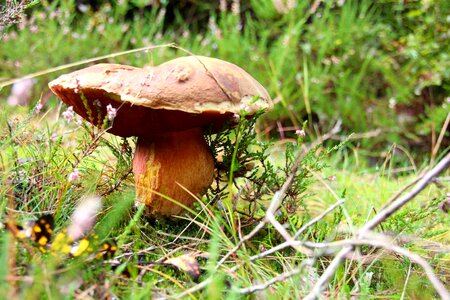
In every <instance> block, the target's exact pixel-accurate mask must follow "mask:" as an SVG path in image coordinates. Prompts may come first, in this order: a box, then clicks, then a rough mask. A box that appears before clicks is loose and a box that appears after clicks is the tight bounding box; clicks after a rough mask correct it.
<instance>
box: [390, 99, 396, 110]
mask: <svg viewBox="0 0 450 300" xmlns="http://www.w3.org/2000/svg"><path fill="white" fill-rule="evenodd" d="M396 105H397V101H396V100H395V98H390V99H389V108H390V109H394V108H395V106H396Z"/></svg>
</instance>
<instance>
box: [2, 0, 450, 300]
mask: <svg viewBox="0 0 450 300" xmlns="http://www.w3.org/2000/svg"><path fill="white" fill-rule="evenodd" d="M160 2H161V5H159V6H157V5H153V6H148V5H146V3H148V2H147V1H118V2H117V3H114V4H113V5H110V4H104V5H100V6H98V7H97V8H95V7H92V8H90V7H88V8H87V10H85V11H83V12H81V11H80V9H79V7H77V6H76V2H75V1H52V2H51V3H49V2H47V1H41V4H40V5H36V6H34V7H32V8H30V9H29V10H28V11H25V12H26V13H27V14H28V18H27V20H26V21H25V22H23V23H19V24H16V25H8V26H9V27H6V28H5V29H4V33H5V36H3V37H2V41H1V45H2V46H1V48H0V78H1V79H7V78H12V77H19V76H22V75H26V74H29V73H33V72H36V71H40V70H45V69H47V68H50V67H56V66H61V65H63V64H65V63H73V62H76V61H80V60H82V59H86V58H91V57H94V56H100V55H104V54H111V53H113V52H116V51H122V50H126V49H130V48H136V47H141V46H147V45H150V44H165V43H168V42H170V43H171V42H176V43H177V44H178V45H180V46H182V47H185V48H186V49H188V50H189V51H191V52H193V53H195V54H201V55H210V56H216V57H219V58H223V59H226V60H229V61H232V62H234V63H236V64H238V65H240V66H242V67H243V68H244V69H246V70H247V71H248V72H249V73H250V74H252V75H253V76H254V77H255V78H257V79H258V80H259V81H260V82H261V83H262V84H263V85H264V86H265V87H267V89H268V90H269V92H270V94H271V95H272V97H273V98H274V100H275V102H276V105H275V108H274V110H273V111H272V112H270V113H269V114H265V115H264V116H259V115H257V116H256V117H253V118H250V117H248V116H246V115H245V113H244V112H243V113H242V115H241V116H239V118H236V120H235V121H237V122H236V123H237V124H236V126H235V127H233V128H230V129H228V130H225V131H224V132H222V133H218V134H208V135H207V140H208V143H209V145H210V148H211V152H212V153H213V154H214V157H215V158H216V162H215V163H216V169H217V174H216V180H215V183H214V185H213V186H212V188H211V189H210V190H209V191H208V194H207V195H206V197H205V198H204V199H202V201H203V202H202V203H201V204H200V203H199V204H198V205H197V206H196V207H195V209H194V212H195V214H188V215H185V216H181V217H179V218H178V219H176V220H165V221H161V220H158V221H149V220H146V219H145V218H142V217H141V216H140V213H141V212H142V210H139V209H138V210H136V209H133V207H132V206H133V204H132V203H133V202H134V197H135V194H134V189H133V178H132V174H131V167H132V152H133V146H134V140H132V139H117V138H114V137H111V136H109V135H108V134H105V132H104V131H105V129H106V126H107V123H104V124H103V125H104V128H101V129H97V128H93V127H92V126H91V125H88V124H86V123H83V124H82V125H81V126H80V125H79V124H76V120H72V121H70V122H67V121H66V120H65V119H64V117H63V115H62V110H65V109H66V108H65V107H62V106H60V105H59V104H57V103H59V102H56V101H55V98H54V97H50V99H49V101H48V102H47V103H46V105H45V106H44V110H43V111H42V112H39V110H37V109H36V110H35V109H33V110H30V111H28V108H15V109H12V108H9V107H6V106H4V105H3V104H0V112H1V113H0V124H1V125H0V174H1V176H0V197H1V203H0V215H1V218H2V221H4V220H5V218H6V216H7V215H14V218H16V219H17V220H18V222H22V221H24V220H27V219H33V218H34V217H35V216H39V215H40V214H42V213H43V212H50V213H54V214H55V215H56V231H57V232H58V231H59V230H64V228H66V227H67V225H68V224H70V215H71V212H72V211H73V209H74V207H75V205H76V204H77V203H78V202H79V200H80V199H81V198H82V197H84V196H86V195H89V194H94V193H95V194H99V195H101V196H102V197H103V200H104V207H103V209H102V210H101V212H100V213H99V215H98V223H97V225H96V226H95V228H94V229H93V232H95V233H96V234H98V236H99V237H100V238H101V239H103V238H107V237H113V238H115V239H116V242H117V244H118V245H119V251H118V253H117V255H118V261H116V262H114V263H113V262H104V261H93V260H90V259H88V258H87V257H79V258H70V257H66V256H62V255H61V256H53V255H50V254H48V253H47V254H45V253H40V252H36V253H34V254H32V253H31V252H30V251H29V248H31V249H33V248H32V247H31V246H32V245H31V244H27V242H26V241H25V242H16V241H15V240H14V239H13V238H12V237H11V236H10V235H9V233H7V232H6V231H5V230H3V229H1V230H0V249H1V251H0V263H1V264H2V266H6V267H5V268H2V269H1V270H0V294H1V295H6V294H8V293H10V294H11V295H13V294H14V295H15V296H16V297H18V298H27V299H34V298H39V299H41V298H44V299H47V298H48V299H63V298H67V299H70V298H72V297H82V296H83V295H86V294H83V293H90V294H92V295H94V296H95V297H96V298H108V297H109V298H122V299H127V298H131V299H148V298H158V297H166V296H170V295H177V294H179V293H182V292H184V291H185V289H186V288H189V287H192V286H194V284H195V283H193V282H192V280H191V278H190V277H189V276H188V275H186V274H185V273H184V272H182V271H179V270H177V269H176V268H173V267H169V266H165V265H161V264H158V263H159V262H161V261H163V260H164V259H166V258H171V257H175V256H177V255H181V254H183V253H184V252H185V251H206V252H208V253H209V257H208V258H207V259H206V260H205V259H203V258H199V259H198V261H199V263H200V267H201V269H202V270H203V274H202V275H201V277H200V281H202V280H206V279H211V284H210V285H208V287H207V288H206V289H205V290H204V291H200V292H196V293H194V294H193V295H191V296H192V298H195V297H198V298H205V299H208V298H218V297H222V298H227V299H235V298H242V297H243V295H242V294H240V292H239V288H243V287H248V286H253V285H257V284H260V283H262V282H267V281H268V280H271V279H273V278H275V277H276V276H278V275H279V274H280V273H282V272H286V271H289V270H292V269H293V268H295V267H297V266H299V265H301V264H302V263H304V262H305V255H303V254H300V253H299V252H297V251H295V250H294V249H292V248H285V249H283V250H280V251H277V252H274V253H272V254H271V255H269V256H265V257H263V258H260V259H253V260H252V259H251V257H252V256H254V255H256V254H259V253H261V252H263V251H265V250H267V249H271V248H273V247H275V246H277V245H279V244H280V243H281V242H283V241H284V240H283V238H282V237H281V236H280V234H279V233H278V231H277V230H275V229H274V228H273V227H272V226H270V225H267V226H265V227H264V228H263V229H261V230H260V231H259V232H258V234H256V235H255V236H253V237H252V238H251V239H250V240H248V241H246V242H245V243H244V244H243V245H241V247H240V248H239V249H238V250H237V251H236V253H234V254H233V255H232V256H230V257H229V258H228V260H226V261H225V262H222V263H221V265H220V266H219V261H220V260H221V258H222V257H223V255H225V254H226V253H229V251H230V250H231V249H233V248H234V247H235V246H236V245H237V244H238V243H239V241H240V240H241V239H242V237H243V236H244V235H245V234H248V233H249V232H250V231H251V230H252V229H253V228H254V227H255V225H256V224H259V223H258V222H260V221H261V220H262V219H263V218H264V216H265V212H266V210H267V207H268V205H269V203H270V201H271V200H272V198H273V197H274V194H275V193H276V192H277V191H279V190H280V189H281V187H282V186H283V184H284V183H285V182H286V180H287V178H288V177H289V176H290V175H292V174H294V176H293V178H294V180H293V182H292V184H291V185H290V186H289V187H288V189H287V192H286V194H285V195H284V198H283V201H282V205H281V208H280V209H279V210H278V211H277V212H276V219H277V220H278V221H279V222H280V224H281V225H282V226H283V227H284V228H285V229H286V230H287V231H288V232H289V233H291V234H293V233H295V232H296V230H298V229H299V228H300V227H301V226H303V225H304V224H306V223H307V222H308V221H310V220H311V219H312V218H313V217H316V216H317V215H318V214H319V213H321V212H323V211H324V210H325V209H326V208H327V207H328V205H330V204H332V203H334V202H335V201H336V200H337V199H336V197H337V198H339V199H343V198H345V199H347V203H346V204H345V205H343V206H341V207H339V208H337V209H336V210H335V211H333V212H332V213H331V214H329V215H328V216H327V217H325V218H324V219H323V220H321V221H320V222H317V223H316V224H314V225H313V226H310V227H309V228H308V229H307V230H306V231H305V232H303V234H302V236H300V237H299V239H300V240H309V241H312V242H327V241H330V240H339V239H344V238H347V237H348V236H349V232H351V229H352V227H353V226H359V225H360V224H363V223H364V222H366V221H367V219H369V218H370V217H371V216H373V213H374V210H377V209H379V207H381V206H382V204H383V202H384V201H386V199H388V198H389V196H390V195H392V194H393V193H395V192H396V191H397V190H398V189H399V187H400V186H403V185H404V184H405V183H406V182H407V181H409V179H410V178H409V177H406V178H404V177H398V174H401V175H405V174H410V173H409V171H404V172H401V173H395V172H394V169H395V168H402V167H409V169H408V170H411V169H412V170H413V171H414V172H417V167H416V166H410V164H411V161H409V160H407V159H406V158H405V156H398V155H397V156H395V155H396V153H397V152H396V150H397V148H396V146H395V147H394V146H392V147H390V148H389V151H388V154H387V155H386V156H385V157H386V161H385V162H384V163H382V164H379V165H377V168H376V169H372V168H370V167H368V165H367V164H366V162H363V161H361V160H360V158H359V157H360V156H364V155H366V154H367V153H368V155H369V156H371V155H374V152H375V150H379V149H384V146H383V145H384V143H386V141H387V142H389V143H391V142H402V141H411V140H413V141H415V142H417V141H420V139H422V138H423V137H424V136H426V135H428V134H430V133H432V132H437V131H439V130H440V128H441V126H442V124H443V122H444V120H445V118H446V116H447V114H448V107H449V103H447V102H448V100H445V99H444V97H445V96H446V95H447V94H448V79H449V70H450V68H449V65H448V61H449V59H448V53H449V51H448V43H446V39H447V36H448V32H447V31H446V30H447V29H446V28H447V27H448V26H447V25H448V24H447V23H448V20H447V19H446V18H447V16H446V15H445V11H448V9H447V10H446V8H448V4H447V3H446V1H439V0H436V1H401V2H398V1H376V2H374V1H331V0H330V1H320V2H321V4H320V5H319V6H318V7H315V8H313V7H311V6H310V5H311V2H308V1H297V5H296V6H294V7H288V5H287V4H286V5H284V6H283V7H280V6H276V3H278V5H280V3H285V2H286V1H272V0H264V1H255V0H252V1H241V2H242V3H241V6H240V9H237V8H236V7H234V11H231V2H230V1H226V2H227V3H228V5H227V8H226V9H225V10H223V9H220V8H219V4H218V1H211V2H208V1H197V2H196V3H195V4H192V5H191V4H188V1H180V2H179V4H178V6H177V5H176V4H174V3H175V2H173V1H160ZM233 2H236V1H233ZM288 2H290V1H288ZM189 3H190V2H189ZM286 3H287V2H286ZM341 3H343V4H341ZM236 10H238V11H236ZM268 24H269V25H268ZM184 54H186V53H185V52H183V51H181V50H177V49H174V48H163V49H159V50H153V51H151V52H145V53H144V52H143V53H136V54H133V55H127V56H118V57H116V58H114V59H112V58H109V59H105V60H103V61H110V62H115V63H127V64H132V65H137V66H144V65H148V64H150V65H151V64H158V63H160V62H162V61H165V60H167V59H169V58H172V57H175V56H180V55H184ZM64 72H66V70H64ZM56 76H57V73H55V72H53V73H51V74H50V75H44V76H41V77H38V78H37V80H38V81H37V84H36V85H35V87H34V89H35V91H34V92H35V93H34V98H33V99H38V98H39V99H42V100H43V102H45V99H47V97H46V92H45V88H43V87H44V86H46V83H47V82H48V81H49V80H50V79H53V78H55V77H56ZM9 91H10V88H9V87H7V88H4V89H3V90H1V92H2V94H1V96H3V95H7V93H8V92H9ZM446 101H447V102H446ZM257 117H260V118H259V119H260V120H262V121H261V122H260V123H259V124H256V118H257ZM336 120H341V121H342V124H343V130H344V132H342V133H341V134H342V135H345V134H346V133H347V132H348V133H349V132H361V131H369V130H373V129H376V128H381V129H382V131H381V134H380V135H378V136H375V137H374V138H371V139H366V140H364V141H363V142H362V144H363V146H368V147H366V148H365V149H361V148H359V146H360V145H359V144H358V143H357V145H356V146H354V145H352V143H347V144H345V145H338V146H336V147H335V148H334V149H332V151H331V149H330V150H324V149H323V148H322V147H320V146H317V147H316V148H314V149H311V150H310V151H308V152H307V153H305V154H304V155H303V156H301V159H300V160H297V157H299V155H300V154H301V153H303V152H302V151H303V149H302V147H304V146H306V145H308V142H310V139H311V140H312V139H313V138H314V136H315V135H316V134H317V135H319V134H320V133H321V132H322V133H323V132H324V131H325V130H327V129H328V128H329V127H330V125H332V124H334V123H335V121H336ZM275 122H278V123H279V124H280V126H281V127H282V128H286V130H288V129H287V128H289V127H290V126H292V127H293V128H294V130H292V132H294V131H295V130H300V129H303V130H305V131H306V132H307V134H306V136H305V137H303V136H302V135H295V134H292V132H289V131H284V132H283V134H284V135H283V138H282V141H281V142H280V141H278V140H277V139H273V138H274V137H278V135H279V134H280V135H282V132H276V129H271V128H277V127H278V126H274V123H275ZM277 125H278V124H277ZM266 137H269V138H272V139H271V142H267V141H264V138H266ZM446 137H447V135H446V136H445V137H444V143H445V141H446ZM380 145H381V146H380ZM400 145H403V143H401V144H400ZM372 146H380V147H378V148H377V147H372ZM445 146H446V145H445ZM398 149H400V148H398ZM349 150H351V151H349ZM402 150H403V148H402ZM342 162H343V163H342ZM297 163H298V168H297ZM412 163H414V161H412ZM327 165H331V166H338V165H339V166H342V165H344V167H345V170H338V169H336V168H334V167H332V168H325V167H326V166H327ZM75 169H77V170H78V171H79V178H78V179H74V180H69V178H71V176H72V175H73V174H72V173H73V172H74V170H75ZM313 175H314V176H313ZM413 175H414V174H413ZM72 178H74V177H72ZM315 178H319V179H320V180H319V181H320V182H321V183H320V184H319V183H318V182H316V181H315ZM330 190H335V191H336V195H339V196H335V195H334V194H333V195H332V194H331V193H329V191H330ZM445 193H446V192H445V188H442V187H440V186H434V187H432V188H430V189H429V190H427V191H426V192H425V196H422V197H420V198H419V199H418V201H417V202H416V203H414V204H411V205H410V206H408V207H405V208H404V209H403V210H402V211H400V212H398V213H397V214H395V215H394V216H392V217H391V218H390V219H389V220H388V221H387V222H386V223H384V224H383V225H382V226H380V228H377V230H382V231H383V232H385V233H386V234H389V235H390V234H392V235H394V236H397V235H401V236H400V237H399V238H402V237H403V235H415V236H418V237H419V239H417V240H407V242H406V244H405V245H403V246H404V247H407V248H409V249H411V250H414V251H418V252H419V253H421V254H423V255H425V256H429V258H430V261H431V262H432V264H433V267H434V268H436V270H438V271H439V272H440V274H441V275H442V277H444V278H449V275H448V266H447V265H448V255H447V256H446V254H443V253H437V252H438V251H436V249H437V248H436V247H439V246H441V245H442V244H448V241H449V240H450V236H449V234H448V226H450V224H449V221H450V220H449V218H448V215H447V214H444V213H443V212H441V211H440V209H439V204H440V203H442V202H443V201H444V199H445V197H446V195H445ZM430 199H433V200H430ZM34 219H35V218H34ZM429 243H433V247H431V248H430V247H429ZM28 246H30V247H28ZM360 251H361V253H362V254H364V255H367V256H368V257H369V258H373V259H374V261H373V262H372V263H369V264H362V263H355V262H347V263H346V264H345V265H344V266H342V268H341V269H339V271H338V272H337V274H336V276H335V278H334V280H333V281H332V282H331V283H330V286H329V288H330V293H331V294H330V297H334V298H339V297H341V298H349V297H352V296H353V295H355V294H356V296H357V297H358V296H359V297H362V298H364V297H399V295H401V294H402V289H403V288H404V289H405V291H406V294H405V295H406V296H408V297H411V298H414V297H420V296H421V295H425V297H427V298H432V297H433V296H434V294H433V293H434V292H433V290H432V289H431V286H430V284H429V283H428V281H426V282H425V280H424V279H423V278H424V277H423V273H422V270H420V269H419V268H417V267H416V266H415V265H411V263H410V262H408V261H405V260H404V259H402V258H399V257H397V256H393V255H386V254H383V253H381V252H380V251H378V252H377V251H376V250H375V249H371V248H370V247H361V248H360ZM13 258H15V259H13ZM329 259H330V257H327V256H325V257H322V258H320V259H317V261H316V262H315V264H314V266H315V267H317V269H318V270H319V272H316V269H315V268H311V270H310V269H308V270H305V272H303V273H301V274H299V275H297V276H295V277H292V278H291V279H287V280H284V281H281V282H275V283H274V284H273V285H272V286H271V287H270V288H267V289H265V291H264V292H263V293H265V294H264V295H266V296H267V298H273V299H279V298H293V297H298V298H300V297H302V296H304V294H305V293H306V292H307V290H308V288H310V287H311V284H313V280H314V278H317V277H318V276H319V275H320V271H321V270H322V269H323V268H326V267H327V265H328V263H329ZM145 263H147V264H145ZM409 268H411V269H410V271H411V272H410V276H409V279H407V274H408V270H409ZM124 270H129V271H130V274H131V278H129V279H127V278H126V277H124V276H123V271H124ZM9 275H17V277H8V276H9ZM447 281H448V280H447ZM10 283H14V284H10ZM303 283H304V284H303ZM255 295H256V297H258V296H259V294H255Z"/></svg>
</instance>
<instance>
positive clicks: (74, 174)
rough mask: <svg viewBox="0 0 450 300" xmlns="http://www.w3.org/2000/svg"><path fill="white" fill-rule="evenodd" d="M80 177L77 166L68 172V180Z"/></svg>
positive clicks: (71, 180)
mask: <svg viewBox="0 0 450 300" xmlns="http://www.w3.org/2000/svg"><path fill="white" fill-rule="evenodd" d="M79 179H80V172H79V171H78V169H77V168H75V169H73V171H72V172H71V173H70V174H69V179H68V180H69V182H74V181H77V180H79Z"/></svg>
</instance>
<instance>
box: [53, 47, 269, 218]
mask: <svg viewBox="0 0 450 300" xmlns="http://www.w3.org/2000/svg"><path fill="white" fill-rule="evenodd" d="M49 86H50V89H51V90H52V91H53V92H54V93H55V94H56V95H58V97H59V98H61V100H62V101H64V102H65V103H66V104H67V105H68V106H72V107H73V110H74V111H75V112H76V113H78V114H79V115H81V116H82V117H83V118H84V119H86V120H88V121H89V122H91V123H93V124H94V125H97V126H102V124H104V120H105V118H106V116H107V107H109V108H111V107H113V108H114V109H116V111H117V113H116V116H115V118H114V120H113V122H112V124H110V127H109V129H108V132H110V133H112V134H115V135H118V136H122V137H129V136H137V137H138V140H137V145H136V151H135V153H134V158H133V171H134V176H135V181H136V202H137V203H145V205H146V207H147V209H146V214H147V215H150V216H153V217H158V216H169V215H178V214H180V213H181V212H182V211H183V208H182V206H180V205H178V204H177V203H174V202H172V201H169V200H167V199H166V198H167V197H168V198H171V199H174V200H176V201H177V202H179V203H181V204H183V205H185V206H188V207H189V206H190V205H191V204H192V203H193V202H194V201H195V199H194V197H193V196H192V195H191V194H190V193H192V194H194V195H202V194H204V192H205V191H206V189H207V188H208V187H209V186H210V185H211V183H212V180H213V174H214V161H213V157H212V155H211V152H210V150H209V148H208V146H207V144H206V142H205V138H204V135H203V134H204V133H203V129H204V128H206V127H210V126H211V128H214V129H216V130H220V129H221V128H222V126H223V125H224V124H226V123H227V120H229V119H230V118H231V117H232V116H233V115H235V114H239V113H240V112H241V111H242V110H245V111H246V112H247V114H248V115H252V114H254V113H255V112H257V111H259V110H261V109H268V108H270V107H271V105H272V104H271V100H270V97H269V95H268V93H267V91H266V90H265V89H264V87H262V86H261V84H259V83H258V82H257V81H256V80H255V79H254V78H253V77H252V76H250V75H249V74H248V73H247V72H245V71H244V70H243V69H241V68H240V67H238V66H236V65H234V64H231V63H228V62H226V61H223V60H219V59H215V58H209V57H202V56H187V57H181V58H177V59H174V60H171V61H168V62H166V63H163V64H161V65H159V66H156V67H151V68H144V69H141V68H135V67H131V66H125V65H118V64H97V65H94V66H91V67H88V68H85V69H82V70H79V71H75V72H73V73H70V74H66V75H62V76H60V77H59V78H57V79H56V80H54V81H52V82H50V83H49ZM187 191H189V192H190V193H189V192H187Z"/></svg>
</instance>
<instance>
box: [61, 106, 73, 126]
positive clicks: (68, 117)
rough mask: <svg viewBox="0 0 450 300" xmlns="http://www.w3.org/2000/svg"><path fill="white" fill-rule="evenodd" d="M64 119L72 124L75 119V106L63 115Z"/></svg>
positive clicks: (70, 107)
mask: <svg viewBox="0 0 450 300" xmlns="http://www.w3.org/2000/svg"><path fill="white" fill-rule="evenodd" d="M62 117H63V118H64V119H65V120H66V121H67V122H69V123H71V122H72V121H73V119H74V117H75V114H74V112H73V106H69V107H68V108H67V110H66V111H65V112H63V113H62Z"/></svg>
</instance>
